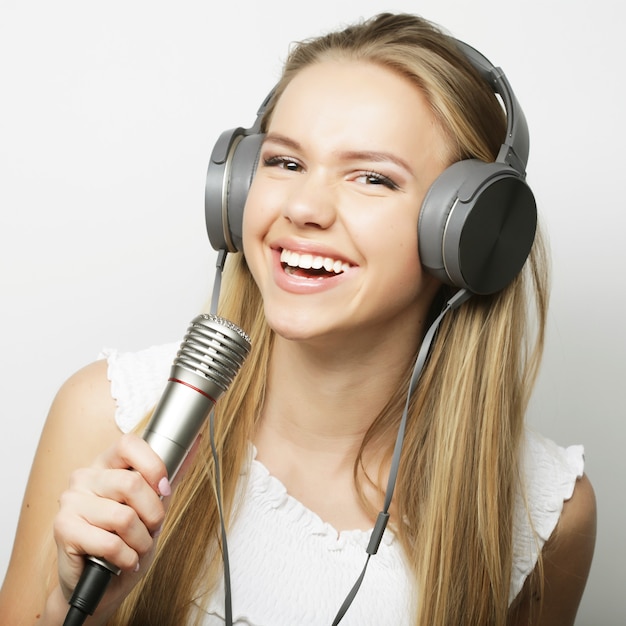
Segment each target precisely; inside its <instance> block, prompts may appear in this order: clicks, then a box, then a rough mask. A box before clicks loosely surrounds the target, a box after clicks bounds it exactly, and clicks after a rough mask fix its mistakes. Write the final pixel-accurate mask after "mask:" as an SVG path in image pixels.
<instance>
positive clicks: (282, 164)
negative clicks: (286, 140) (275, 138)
mask: <svg viewBox="0 0 626 626" xmlns="http://www.w3.org/2000/svg"><path fill="white" fill-rule="evenodd" d="M263 165H264V166H265V167H278V168H280V169H283V170H287V171H289V172H301V171H302V165H301V164H300V163H299V162H298V161H297V160H296V159H293V158H291V157H286V156H271V157H267V158H264V159H263Z"/></svg>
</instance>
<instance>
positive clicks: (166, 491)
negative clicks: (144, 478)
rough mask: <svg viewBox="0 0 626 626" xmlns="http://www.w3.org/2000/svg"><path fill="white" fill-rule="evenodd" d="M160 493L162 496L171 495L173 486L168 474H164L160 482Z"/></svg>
mask: <svg viewBox="0 0 626 626" xmlns="http://www.w3.org/2000/svg"><path fill="white" fill-rule="evenodd" d="M158 488H159V493H160V494H161V495H162V496H169V495H170V494H171V493H172V486H171V485H170V481H169V480H167V476H163V478H161V480H160V481H159V484H158Z"/></svg>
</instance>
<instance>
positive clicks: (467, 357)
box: [112, 14, 548, 626]
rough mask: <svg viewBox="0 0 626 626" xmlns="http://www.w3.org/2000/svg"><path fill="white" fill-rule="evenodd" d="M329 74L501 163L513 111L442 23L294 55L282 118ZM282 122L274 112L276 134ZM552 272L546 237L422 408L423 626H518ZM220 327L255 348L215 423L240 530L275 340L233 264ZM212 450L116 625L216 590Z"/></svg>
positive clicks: (182, 618) (444, 344)
mask: <svg viewBox="0 0 626 626" xmlns="http://www.w3.org/2000/svg"><path fill="white" fill-rule="evenodd" d="M329 58H350V59H356V60H359V59H362V60H365V61H368V62H374V63H378V64H381V65H382V66H384V67H388V68H391V69H392V70H393V71H395V72H398V73H400V74H402V75H403V76H406V77H408V78H409V79H410V80H411V81H413V82H414V83H415V84H416V85H417V86H418V87H419V88H420V89H421V90H422V91H423V93H424V94H425V96H426V98H427V100H428V102H429V104H430V106H431V109H432V111H433V113H434V115H435V117H436V119H437V121H438V123H439V125H440V128H441V130H442V131H443V133H444V135H445V137H446V138H447V139H448V144H449V150H450V153H451V154H452V157H453V159H452V160H459V159H462V158H467V157H474V158H479V159H481V160H484V161H493V160H494V159H495V156H496V155H497V152H498V149H499V147H500V144H501V143H502V140H503V137H504V133H505V120H504V114H503V111H502V108H501V106H500V104H499V102H498V101H497V99H496V97H495V96H494V94H493V93H492V91H491V89H490V88H489V87H488V85H486V84H485V82H484V81H483V80H482V79H481V78H480V76H478V74H477V73H476V71H475V70H474V69H473V68H472V66H471V65H470V64H469V63H468V62H467V60H466V59H465V58H464V57H463V56H462V55H461V54H460V53H459V52H458V50H457V49H456V47H455V46H454V43H453V40H451V38H450V37H448V36H447V35H446V34H445V33H443V32H442V31H440V30H439V29H438V28H437V27H435V26H434V25H432V24H431V23H429V22H427V21H425V20H423V19H421V18H418V17H415V16H412V15H403V14H401V15H391V14H382V15H379V16H377V17H375V18H372V19H371V20H368V21H366V22H363V23H361V24H357V25H355V26H351V27H348V28H346V29H344V30H342V31H339V32H335V33H331V34H329V35H325V36H323V37H319V38H316V39H313V40H310V41H306V42H303V43H300V44H298V45H296V46H295V47H294V48H293V50H292V51H291V53H290V55H289V58H288V60H287V62H286V65H285V69H284V73H283V76H282V78H281V81H280V82H279V84H278V85H277V88H276V91H275V95H274V100H273V102H274V103H275V102H276V100H277V99H278V98H280V95H281V93H282V92H283V91H284V88H285V86H286V85H287V84H288V83H289V81H290V80H291V78H293V76H294V75H295V74H296V73H297V72H299V71H300V70H301V69H302V68H303V67H306V66H307V65H309V64H311V63H317V62H320V61H323V60H325V59H329ZM272 111H273V104H272V103H270V106H269V108H268V111H267V115H266V118H267V119H269V118H270V117H271V115H272ZM546 265H547V264H546V259H545V252H544V247H543V243H542V240H541V236H540V235H538V236H537V238H536V241H535V244H534V247H533V250H532V251H531V254H530V257H529V259H528V261H527V263H526V265H525V268H524V270H523V271H522V273H521V274H520V275H519V276H518V277H517V278H516V279H515V280H514V281H513V282H512V284H510V285H509V286H508V287H506V288H505V289H504V290H502V291H501V292H499V293H497V294H494V295H490V296H475V297H473V298H472V299H471V300H470V301H468V302H467V303H465V304H464V305H463V306H462V307H460V308H459V309H458V310H456V311H454V312H453V313H452V314H449V315H448V316H447V317H446V318H445V319H444V321H443V323H442V325H441V327H440V329H439V332H438V334H437V337H436V339H435V342H434V344H433V348H432V351H431V354H430V357H429V360H428V363H427V365H426V368H425V370H424V372H423V375H422V378H421V380H420V383H419V385H418V388H417V390H416V392H415V394H414V396H413V399H412V405H411V412H410V418H409V421H408V426H407V431H406V437H405V442H404V448H403V452H402V459H401V466H400V471H399V476H398V482H397V486H396V491H395V496H394V498H395V502H396V506H397V519H396V521H395V524H394V530H395V532H396V533H397V536H398V538H399V540H400V542H401V545H402V547H403V550H404V552H405V555H406V559H407V562H408V563H409V565H410V570H411V571H412V573H413V576H414V579H415V582H416V584H417V585H418V588H419V590H420V594H419V595H420V601H419V607H418V609H417V615H415V618H414V623H415V625H416V626H449V625H450V624H464V625H466V626H479V625H480V626H485V625H498V626H503V625H504V624H505V623H506V616H507V611H508V606H509V586H510V576H511V567H512V560H513V556H512V543H513V510H514V502H515V494H516V490H517V489H519V488H520V487H519V485H520V480H521V479H520V471H519V467H518V456H519V448H520V442H521V439H522V434H523V420H524V414H525V411H526V408H527V403H528V400H529V395H530V392H531V389H532V385H533V383H534V379H535V376H536V372H537V368H538V363H539V359H540V355H541V350H542V347H543V333H544V325H545V317H546V309H547V291H548V290H547V270H546ZM443 291H445V289H444V290H443ZM442 295H445V294H442ZM531 302H534V307H532V308H531V304H530V303H531ZM220 314H221V315H223V316H224V317H225V318H227V319H229V320H231V321H233V322H235V323H237V324H239V325H240V326H241V327H242V328H244V329H245V330H246V331H247V332H248V333H249V334H250V336H251V338H252V345H253V348H252V352H251V355H250V356H249V357H248V359H247V361H246V362H245V364H244V366H243V368H242V370H241V372H240V373H239V375H238V378H237V381H236V384H234V385H232V387H231V389H230V391H229V392H228V394H227V395H226V396H225V397H224V398H223V399H222V400H221V401H220V403H219V405H218V408H217V411H216V419H215V440H216V447H217V450H218V453H219V457H220V469H221V476H222V484H221V485H219V488H221V489H222V493H223V498H224V510H225V517H226V523H227V524H228V523H229V522H230V520H231V518H232V515H233V514H235V513H234V511H235V505H236V502H235V498H236V493H237V487H238V481H239V477H240V471H241V468H242V466H244V464H245V463H246V462H247V459H248V454H249V447H248V446H249V442H250V441H251V439H252V437H253V433H254V428H255V420H256V419H257V416H258V415H259V413H260V409H261V407H262V405H263V401H264V395H265V385H266V370H267V364H268V361H269V357H270V353H271V347H272V337H273V335H272V331H271V330H270V329H269V328H268V326H267V324H266V322H265V319H264V315H263V306H262V302H261V297H260V294H259V292H258V289H257V288H256V285H255V283H254V281H253V279H252V277H251V275H250V273H249V271H248V269H247V266H246V262H245V258H243V256H242V255H240V254H238V255H232V256H231V257H229V259H228V263H227V268H226V274H225V280H224V289H223V292H222V297H221V301H220ZM531 333H532V335H534V337H531V336H530V335H531ZM416 350H417V346H416ZM409 375H410V372H407V375H406V377H405V379H403V380H400V381H398V386H397V392H396V393H395V394H394V395H393V397H392V398H390V399H389V402H388V404H387V406H386V407H385V409H384V410H383V411H382V412H381V414H380V415H379V416H378V417H377V418H376V420H375V421H374V422H373V423H372V425H371V427H370V429H369V431H368V432H367V434H366V436H365V438H364V440H363V443H362V446H361V452H360V454H359V457H358V458H357V460H356V462H355V468H354V476H355V481H356V484H357V488H358V489H359V490H360V493H361V494H362V500H363V504H364V507H366V508H367V509H368V510H370V509H372V504H371V503H370V502H368V501H367V499H366V498H365V496H364V495H363V494H364V489H363V482H364V481H366V480H370V477H368V476H366V475H365V474H364V472H363V470H362V457H363V453H364V451H365V450H366V449H367V447H368V445H372V442H380V441H387V440H389V436H388V434H389V433H391V432H393V431H394V429H396V428H397V426H398V422H399V420H400V417H401V413H402V406H403V403H404V401H405V398H406V392H407V388H408V383H409ZM202 447H203V449H202V450H201V452H200V454H199V455H198V460H197V462H196V463H195V465H194V467H193V468H192V470H191V471H190V472H189V474H188V475H187V476H186V477H185V480H184V481H183V482H182V483H181V485H180V486H179V488H178V489H177V492H176V495H175V497H174V500H173V502H172V506H171V509H170V512H169V514H168V518H167V521H166V525H165V527H164V531H163V533H162V535H161V538H160V545H159V549H158V552H157V556H156V558H155V560H154V563H153V566H152V568H151V570H150V571H149V572H148V573H147V574H146V576H145V577H144V579H143V580H142V581H141V582H140V583H139V585H138V586H137V588H136V589H135V590H134V591H133V593H132V594H131V595H130V596H129V598H128V599H127V600H126V602H125V604H124V605H123V606H122V607H121V609H120V610H119V611H118V613H117V614H116V617H115V618H114V620H113V621H112V623H114V624H152V623H160V624H181V623H189V620H190V619H191V617H190V616H191V612H190V606H191V604H192V602H195V601H198V602H201V601H202V598H206V597H207V595H208V594H209V593H211V591H212V590H213V589H214V588H215V586H216V584H217V583H218V580H219V576H220V572H221V554H220V549H221V546H220V532H219V518H218V510H217V502H216V489H217V488H218V485H216V480H215V473H216V472H215V467H214V464H213V461H212V458H211V453H210V447H209V437H208V436H205V437H204V440H203V444H202ZM391 452H392V450H391V447H390V449H389V450H388V455H389V456H391ZM398 520H402V521H401V522H399V521H398Z"/></svg>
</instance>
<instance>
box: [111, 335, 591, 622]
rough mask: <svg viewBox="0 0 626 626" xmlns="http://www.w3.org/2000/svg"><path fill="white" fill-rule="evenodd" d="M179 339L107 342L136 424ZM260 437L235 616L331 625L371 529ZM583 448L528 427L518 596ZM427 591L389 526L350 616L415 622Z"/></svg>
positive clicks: (241, 536) (518, 526)
mask: <svg viewBox="0 0 626 626" xmlns="http://www.w3.org/2000/svg"><path fill="white" fill-rule="evenodd" d="M178 346H179V344H167V345H163V346H155V347H152V348H149V349H147V350H143V351H141V352H134V353H130V352H126V353H120V352H117V351H115V350H106V351H104V352H103V353H102V354H101V357H102V358H107V359H108V377H109V380H110V381H111V393H112V396H113V398H115V400H116V403H117V413H116V419H117V423H118V425H119V427H120V429H121V430H122V431H124V432H128V431H129V430H131V429H132V428H133V427H134V426H135V425H136V424H137V423H138V422H139V420H141V419H142V418H143V417H144V416H145V415H146V413H147V412H148V411H149V410H150V409H151V408H152V407H153V406H154V404H155V403H156V402H157V400H158V398H159V396H160V394H161V392H162V390H163V388H164V387H165V383H166V381H167V379H168V377H169V369H170V366H171V364H172V362H173V359H174V356H175V354H176V351H177V349H178ZM254 455H255V451H254V449H253V448H252V446H251V454H250V465H249V466H248V467H247V468H244V470H243V471H244V472H249V477H248V478H249V479H248V481H247V490H246V493H245V494H244V498H243V504H242V507H241V509H240V513H239V515H238V516H237V518H236V520H235V522H234V524H233V527H232V529H231V530H230V531H229V534H228V550H229V556H230V567H231V587H232V605H233V621H234V624H236V625H237V626H282V625H285V626H293V625H294V624H298V625H299V626H307V625H311V626H313V625H316V626H317V625H324V626H330V624H331V623H332V620H333V618H334V617H335V615H336V613H337V611H338V609H339V607H340V606H341V604H342V602H343V600H344V598H345V597H346V595H347V594H348V592H349V590H350V589H351V588H352V585H353V584H354V582H355V581H356V579H357V578H358V576H359V574H360V572H361V570H362V568H363V565H364V564H365V558H366V552H365V549H366V547H367V543H368V541H369V535H370V532H364V531H360V530H352V531H343V532H340V533H338V532H337V531H336V530H335V529H334V528H333V527H332V526H330V525H329V524H327V523H325V522H324V521H323V520H322V519H321V518H320V517H319V516H318V515H316V514H315V513H313V512H312V511H310V510H309V509H307V508H306V507H305V506H304V505H303V504H302V503H300V502H299V501H298V500H296V499H295V498H293V497H292V496H290V495H289V494H288V493H287V491H286V489H285V487H284V486H283V485H282V483H281V482H280V481H279V480H277V479H276V478H275V477H273V476H271V475H270V474H269V472H268V470H267V469H266V468H265V466H264V465H262V464H261V463H260V462H259V461H257V460H256V459H255V458H254ZM583 465H584V460H583V448H582V446H571V447H569V448H561V447H560V446H558V445H556V444H555V443H554V442H552V441H550V440H549V439H546V438H544V437H542V436H540V435H538V434H536V433H534V432H531V431H527V433H526V437H525V443H524V447H523V463H522V467H523V470H524V476H525V480H526V493H527V497H528V503H529V507H530V517H531V519H532V526H534V530H535V532H536V534H535V533H533V530H532V527H531V524H530V522H529V520H528V513H527V512H526V509H525V507H524V503H523V500H522V498H521V495H520V496H519V497H518V499H517V503H516V510H515V533H514V559H513V572H512V578H511V588H510V593H509V601H512V600H513V599H514V598H515V596H517V594H518V593H519V592H520V590H521V588H522V586H523V584H524V581H525V579H526V577H527V576H528V575H529V574H530V572H531V571H532V570H533V568H534V566H535V563H536V562H537V558H538V554H539V552H540V550H541V549H542V547H543V544H544V543H545V542H546V540H547V539H548V538H549V537H550V535H551V534H552V531H553V530H554V528H555V526H556V524H557V522H558V519H559V516H560V514H561V510H562V508H563V502H564V501H565V500H567V499H569V498H570V497H571V496H572V493H573V491H574V485H575V483H576V479H577V478H579V477H580V476H582V474H583ZM417 598H418V594H417V592H416V589H414V588H413V585H412V583H410V582H409V576H407V569H406V564H405V562H404V557H403V552H402V549H401V546H400V544H399V542H397V541H396V540H395V537H394V535H393V533H392V532H391V531H390V530H386V531H385V534H384V536H383V541H382V542H381V545H380V548H379V549H378V552H377V553H376V554H375V555H374V556H373V557H372V558H371V559H370V562H369V565H368V568H367V573H366V574H365V578H364V580H363V583H362V585H361V588H360V590H359V592H358V593H357V595H356V598H355V600H354V602H353V603H352V605H351V606H350V608H349V610H348V612H347V613H346V615H345V616H344V618H343V620H342V621H341V626H363V625H364V624H394V626H405V625H406V626H409V624H410V623H411V614H412V613H413V609H412V607H411V602H413V601H417ZM204 624H205V625H207V626H208V625H211V626H213V625H215V626H219V625H222V624H224V593H223V586H221V587H220V588H219V589H218V591H217V592H216V594H215V595H214V597H213V598H211V600H210V602H209V606H208V612H207V615H206V617H205V620H204Z"/></svg>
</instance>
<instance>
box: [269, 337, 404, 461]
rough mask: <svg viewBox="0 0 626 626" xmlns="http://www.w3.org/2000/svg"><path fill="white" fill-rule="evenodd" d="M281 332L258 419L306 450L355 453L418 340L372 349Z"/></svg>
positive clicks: (380, 345)
mask: <svg viewBox="0 0 626 626" xmlns="http://www.w3.org/2000/svg"><path fill="white" fill-rule="evenodd" d="M359 345H360V347H355V346H350V345H345V344H344V345H343V346H342V347H341V348H340V347H338V346H337V343H336V342H335V343H334V344H333V345H332V346H323V347H320V346H319V345H311V344H308V343H305V342H294V341H288V340H285V339H283V338H281V337H276V338H275V342H274V346H273V350H272V355H271V359H270V368H269V377H268V385H267V395H266V398H265V402H264V408H263V413H262V415H261V420H260V422H259V427H260V429H265V428H269V429H271V430H272V431H274V433H275V434H277V435H279V436H280V437H281V438H285V439H286V440H288V441H289V442H290V443H292V444H295V445H296V446H298V447H302V448H304V449H306V450H309V451H311V452H314V451H315V450H324V451H325V452H327V453H328V452H330V451H333V450H334V451H335V452H337V453H339V452H343V453H344V454H345V455H346V457H349V458H351V459H354V457H355V455H356V453H357V452H358V450H359V448H360V445H361V442H362V440H363V437H364V435H365V433H366V432H367V430H368V428H369V427H370V426H371V424H372V422H373V421H374V420H375V419H376V417H377V416H378V415H379V414H380V412H381V411H382V410H383V408H384V406H385V405H386V404H387V402H388V401H389V399H390V398H391V397H392V396H393V394H394V393H395V392H396V390H397V387H398V385H399V384H400V381H401V380H402V378H403V377H404V376H405V375H406V373H407V371H409V369H410V367H411V366H412V361H413V358H414V345H415V342H411V341H407V340H403V341H402V342H401V343H399V344H398V345H396V346H390V345H387V343H386V342H379V343H378V344H377V345H376V346H374V347H370V346H368V347H367V349H363V348H362V342H361V343H360V344H359Z"/></svg>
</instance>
